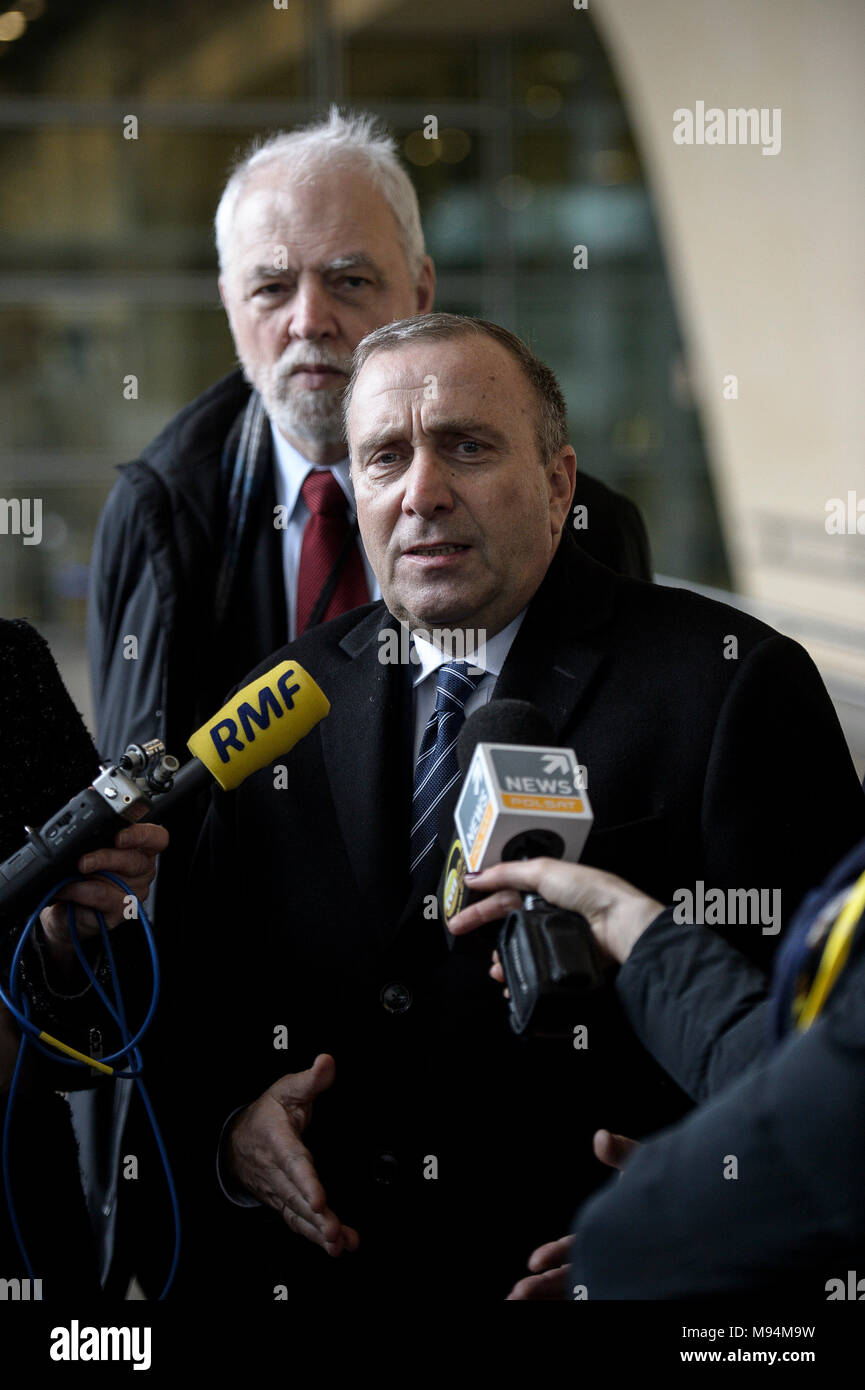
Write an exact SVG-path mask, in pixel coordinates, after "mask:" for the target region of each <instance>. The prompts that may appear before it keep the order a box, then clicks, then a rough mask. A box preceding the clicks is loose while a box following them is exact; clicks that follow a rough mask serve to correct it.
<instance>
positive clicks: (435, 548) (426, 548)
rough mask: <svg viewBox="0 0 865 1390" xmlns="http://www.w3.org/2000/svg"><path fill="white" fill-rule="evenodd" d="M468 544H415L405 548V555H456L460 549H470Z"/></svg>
mask: <svg viewBox="0 0 865 1390" xmlns="http://www.w3.org/2000/svg"><path fill="white" fill-rule="evenodd" d="M468 548H469V547H468V546H467V545H413V546H411V547H410V548H409V549H408V550H404V551H403V554H404V555H420V556H423V557H424V558H426V557H428V556H432V555H456V554H457V553H458V551H460V550H468Z"/></svg>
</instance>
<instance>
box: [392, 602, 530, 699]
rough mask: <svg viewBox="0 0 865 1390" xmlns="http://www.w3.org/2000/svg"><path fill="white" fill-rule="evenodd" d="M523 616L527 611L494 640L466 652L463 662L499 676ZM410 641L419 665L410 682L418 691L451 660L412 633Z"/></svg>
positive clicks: (437, 648)
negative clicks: (435, 672)
mask: <svg viewBox="0 0 865 1390" xmlns="http://www.w3.org/2000/svg"><path fill="white" fill-rule="evenodd" d="M526 612H527V609H526V608H524V609H523V611H522V613H518V614H517V616H516V617H515V618H514V619H513V620H512V621H511V622H509V623H508V625H507V627H503V628H502V630H501V632H497V633H496V635H495V637H490V638H489V640H488V641H487V642H486V643H480V644H479V645H478V646H477V647H476V648H475V649H474V650H473V651H470V652H467V653H466V657H465V659H466V661H467V662H468V664H469V665H470V666H474V668H475V669H476V670H481V669H483V670H484V671H486V672H487V674H488V675H490V676H496V677H498V676H500V675H501V671H502V667H503V666H504V664H505V661H506V660H507V656H508V652H509V651H510V649H511V646H512V644H513V640H514V638H515V637H516V635H517V633H518V632H519V630H520V625H521V624H522V621H523V618H524V617H525V616H526ZM411 639H412V644H413V646H414V651H415V656H416V659H417V660H418V663H419V664H418V665H417V666H416V668H415V674H414V679H413V682H412V684H413V685H414V688H415V689H417V687H418V686H419V685H421V684H422V683H423V682H424V681H425V680H426V678H427V676H431V675H432V673H433V672H434V671H437V670H438V669H439V667H440V666H445V665H447V663H448V662H449V661H450V660H451V657H450V656H448V655H447V653H446V652H443V651H442V649H441V647H437V646H435V645H434V643H432V642H428V641H427V640H426V638H425V637H421V636H420V634H419V633H417V632H413V633H412V635H411Z"/></svg>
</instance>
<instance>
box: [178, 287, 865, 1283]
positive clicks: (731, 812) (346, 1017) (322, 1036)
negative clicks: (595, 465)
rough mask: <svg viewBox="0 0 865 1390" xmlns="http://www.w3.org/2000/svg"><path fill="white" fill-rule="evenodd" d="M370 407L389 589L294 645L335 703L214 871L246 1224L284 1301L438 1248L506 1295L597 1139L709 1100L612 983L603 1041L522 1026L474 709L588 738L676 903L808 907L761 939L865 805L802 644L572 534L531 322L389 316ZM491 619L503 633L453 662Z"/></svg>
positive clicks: (206, 1159) (747, 928)
mask: <svg viewBox="0 0 865 1390" xmlns="http://www.w3.org/2000/svg"><path fill="white" fill-rule="evenodd" d="M347 425H348V437H349V442H350V449H351V468H352V479H353V483H354V489H355V496H356V501H357V510H358V519H359V522H360V527H361V532H362V535H363V540H364V545H365V548H366V552H367V554H368V556H369V557H370V560H371V562H372V564H373V567H374V569H375V572H376V575H377V578H378V581H379V584H380V586H381V590H382V594H383V601H381V602H379V603H375V604H372V605H369V606H367V607H366V608H364V609H362V610H360V611H359V612H355V613H351V614H346V615H343V616H342V617H339V618H337V619H335V620H334V621H333V622H331V623H327V624H325V625H324V626H323V627H321V628H319V629H316V630H312V631H309V632H307V633H305V634H303V636H302V637H300V638H299V639H298V640H297V641H295V642H293V643H291V644H290V645H289V646H288V647H286V648H284V649H283V650H282V651H281V652H279V653H276V654H275V655H274V656H273V657H271V658H270V659H269V661H268V662H267V666H270V665H272V664H274V663H275V662H276V661H277V660H280V659H283V658H285V657H290V658H291V659H292V660H294V661H297V662H298V663H300V665H302V666H303V667H304V668H305V669H306V670H307V671H309V673H310V674H311V675H312V676H313V677H314V678H315V679H316V680H317V681H318V682H319V684H320V685H321V687H322V689H323V690H324V691H325V693H326V695H327V696H328V698H329V699H330V701H331V704H332V709H331V712H330V714H329V716H328V717H327V718H326V719H324V720H323V721H322V723H321V724H320V725H319V726H318V727H317V728H316V729H315V730H314V731H313V732H312V733H311V734H310V735H309V736H308V737H307V738H306V739H304V740H303V741H302V742H301V743H300V744H299V745H298V746H297V747H296V748H295V749H294V750H293V752H292V753H291V755H290V756H289V757H288V759H287V760H286V762H285V764H284V765H282V764H276V765H274V766H273V767H270V768H267V769H265V770H263V771H262V772H260V773H257V774H255V775H254V776H252V777H251V778H249V779H248V780H247V781H246V783H244V785H243V786H241V787H240V788H239V789H238V790H237V791H235V792H232V793H228V794H220V795H218V796H216V797H215V798H214V801H213V803H212V806H211V810H210V812H209V815H208V819H207V822H206V824H205V828H204V832H203V835H202V839H201V842H200V844H199V848H198V852H197V856H196V860H195V863H194V865H193V870H192V879H191V881H192V889H193V896H192V898H191V900H190V903H189V908H188V911H187V913H186V918H185V926H186V929H187V930H191V931H193V932H194V933H195V934H196V940H197V941H199V942H200V943H201V946H202V949H201V950H200V951H199V953H198V958H199V964H200V971H199V974H198V977H197V979H196V982H195V986H196V990H197V996H196V997H197V998H198V1000H199V1001H201V1008H202V1011H203V1012H204V1014H206V1015H207V1017H206V1018H201V1017H199V1018H198V1019H197V1020H196V1021H197V1029H196V1039H197V1043H198V1047H199V1051H200V1053H201V1055H202V1056H206V1059H207V1066H206V1068H199V1069H198V1073H197V1074H198V1075H202V1074H203V1080H202V1082H201V1085H202V1086H205V1085H207V1084H208V1082H209V1084H210V1089H211V1096H210V1098H209V1103H210V1105H211V1109H212V1113H213V1119H214V1128H213V1136H214V1144H215V1143H216V1141H217V1139H219V1159H218V1178H219V1184H220V1185H221V1187H222V1194H219V1193H218V1190H217V1189H216V1184H215V1181H214V1183H213V1193H214V1196H215V1197H217V1198H218V1199H219V1202H220V1203H221V1207H220V1208H215V1209H214V1210H219V1209H221V1210H222V1212H223V1213H224V1215H225V1217H226V1219H227V1222H228V1227H229V1228H230V1229H227V1230H225V1231H224V1232H222V1233H221V1235H220V1239H219V1240H218V1241H217V1242H215V1244H216V1245H217V1246H218V1248H219V1249H220V1250H223V1251H225V1252H226V1254H228V1252H230V1254H228V1258H229V1259H230V1263H231V1270H232V1271H233V1280H232V1287H233V1288H234V1289H235V1290H236V1291H237V1293H238V1294H239V1295H240V1296H247V1297H249V1298H251V1299H253V1300H267V1299H273V1298H282V1297H285V1298H288V1299H289V1300H293V1299H296V1298H298V1297H307V1296H309V1297H312V1296H325V1297H329V1298H331V1299H333V1300H334V1301H336V1302H341V1301H343V1300H345V1301H349V1300H350V1301H353V1302H357V1301H358V1300H362V1299H365V1298H372V1299H381V1300H383V1301H384V1300H386V1301H387V1302H388V1303H389V1304H390V1305H391V1306H393V1305H394V1303H398V1302H399V1301H400V1300H401V1299H403V1298H405V1299H408V1300H410V1301H412V1302H416V1300H417V1298H418V1286H417V1282H416V1279H415V1278H414V1269H413V1265H412V1257H413V1252H414V1251H416V1250H419V1249H421V1248H422V1249H423V1252H424V1268H425V1270H426V1272H427V1273H428V1274H430V1287H429V1290H428V1296H429V1300H430V1302H435V1303H441V1302H446V1303H457V1304H458V1303H461V1302H476V1301H477V1300H479V1299H480V1300H495V1299H498V1298H502V1297H504V1296H505V1295H506V1293H507V1292H508V1290H509V1289H510V1287H511V1286H512V1284H513V1283H514V1281H515V1279H516V1278H518V1277H519V1275H520V1273H521V1272H522V1269H523V1268H524V1263H525V1259H526V1256H527V1255H528V1253H529V1251H530V1250H532V1249H533V1248H534V1247H535V1246H536V1245H537V1244H538V1243H539V1242H540V1241H542V1240H547V1239H549V1238H550V1235H551V1234H553V1233H557V1232H561V1231H563V1230H565V1229H566V1224H565V1223H566V1222H567V1220H568V1219H569V1217H570V1215H571V1212H572V1210H573V1207H574V1204H575V1200H576V1199H578V1198H579V1197H580V1196H581V1195H586V1194H587V1193H588V1192H589V1191H590V1190H591V1189H592V1188H593V1187H595V1186H596V1185H597V1184H598V1182H599V1181H600V1180H601V1179H602V1177H603V1169H601V1167H600V1165H598V1164H596V1163H595V1162H594V1160H593V1159H592V1157H591V1136H592V1134H593V1132H594V1131H595V1130H596V1129H598V1128H599V1127H602V1126H603V1127H607V1128H609V1129H611V1130H614V1131H617V1132H619V1133H624V1134H629V1135H633V1136H635V1137H639V1136H642V1135H645V1134H646V1133H649V1132H651V1131H652V1130H655V1129H657V1128H658V1127H659V1126H661V1125H662V1124H665V1123H668V1122H670V1121H671V1120H672V1119H673V1118H675V1117H677V1116H679V1115H681V1114H682V1113H683V1112H684V1110H685V1109H687V1107H688V1101H687V1099H686V1097H685V1096H684V1095H683V1093H682V1092H681V1091H679V1090H678V1089H677V1088H676V1086H675V1085H674V1084H673V1082H672V1081H671V1080H670V1079H669V1078H668V1077H666V1076H665V1075H664V1073H663V1072H662V1071H661V1069H660V1068H659V1067H658V1066H657V1065H656V1064H655V1063H654V1062H652V1061H651V1059H650V1058H649V1057H648V1054H647V1053H645V1052H644V1051H643V1049H642V1048H641V1046H640V1044H639V1043H638V1042H637V1040H636V1037H635V1036H634V1034H633V1033H632V1032H631V1030H630V1029H629V1027H628V1025H627V1022H626V1020H625V1018H624V1016H623V1014H622V1012H621V1010H620V1009H619V1008H618V1007H617V1005H616V1001H615V996H614V994H613V993H612V991H610V993H609V994H608V995H607V996H606V997H605V999H604V1001H603V1006H602V1007H600V1008H596V1009H595V1010H594V1011H593V1013H592V1015H591V1018H588V1017H583V1016H582V1014H581V1012H580V1010H579V1008H576V1009H575V1017H574V1025H575V1028H576V1027H577V1026H578V1025H582V1024H585V1025H588V1035H587V1036H588V1045H587V1046H581V1047H577V1046H575V1045H574V1042H573V1040H572V1039H568V1038H565V1039H563V1040H561V1041H553V1040H539V1039H531V1040H527V1039H524V1038H518V1037H516V1036H515V1035H514V1034H513V1033H511V1031H510V1030H509V1027H508V1023H507V1018H506V1012H505V1009H504V1008H503V1005H502V1001H501V998H500V993H499V990H498V988H497V986H496V985H495V984H494V983H493V982H492V981H491V980H490V979H489V977H488V974H487V969H488V964H489V951H488V948H487V949H483V950H478V949H475V948H473V947H471V946H470V944H469V943H468V942H465V943H457V945H456V946H455V947H454V949H453V950H451V949H449V948H448V945H447V944H446V941H445V930H444V926H443V923H442V922H441V921H440V920H438V916H437V913H436V908H435V896H434V895H435V891H436V884H437V879H438V875H439V872H440V869H441V864H442V853H441V850H440V848H439V845H438V843H437V842H436V819H437V813H438V812H439V811H440V806H439V802H440V801H441V798H442V797H443V796H444V801H445V802H446V801H447V796H446V795H445V791H446V788H447V786H448V785H449V783H450V781H451V780H452V779H453V778H455V777H456V775H457V773H456V766H455V761H454V754H453V743H454V741H455V737H456V733H457V730H458V728H459V727H460V725H461V723H462V720H463V718H464V717H465V715H467V714H470V713H471V712H472V711H473V709H474V708H475V707H476V706H477V705H479V704H482V703H484V702H485V701H487V700H489V699H490V698H493V699H498V698H500V697H505V696H506V697H515V698H519V699H523V700H527V701H529V702H530V703H532V704H533V705H535V706H536V707H537V708H539V709H540V710H542V711H543V712H544V713H545V714H546V715H547V717H548V718H549V720H550V722H551V723H552V725H553V728H554V732H555V739H556V742H557V743H559V744H561V745H562V746H564V747H572V748H574V749H575V751H576V754H577V758H578V760H579V761H580V763H582V764H583V765H584V766H585V768H586V770H587V777H588V787H589V793H590V796H591V802H592V808H593V811H594V817H595V819H594V827H593V830H592V833H591V835H590V837H589V840H588V842H587V845H586V848H585V851H584V854H583V861H584V862H585V863H588V864H592V865H595V866H597V867H600V868H605V869H609V870H611V871H613V872H615V873H617V874H619V875H621V876H623V877H625V878H628V879H630V880H632V881H635V882H637V883H639V884H640V885H641V886H642V887H643V888H644V889H645V890H646V892H648V893H650V894H651V895H652V896H654V897H655V898H657V899H658V900H660V901H662V902H664V901H673V900H674V894H675V893H676V892H677V891H682V890H685V889H688V888H690V889H691V890H693V891H697V885H703V886H704V888H705V889H706V890H708V888H709V887H711V888H714V889H717V890H721V891H722V892H727V890H733V889H737V888H739V889H750V888H754V887H757V888H760V889H763V890H764V891H765V892H767V893H768V894H769V897H768V899H766V900H767V901H771V902H773V903H775V902H779V903H780V905H781V911H780V913H779V914H778V918H777V921H775V920H773V921H769V920H763V919H761V920H760V921H756V920H755V921H752V922H746V923H738V924H734V925H733V926H732V928H730V929H727V928H725V931H726V934H728V935H729V936H730V938H731V939H734V940H736V942H737V944H739V945H740V946H741V948H742V949H743V950H744V951H745V952H746V953H748V954H750V955H751V956H752V958H754V959H755V960H761V959H762V960H765V959H766V958H767V957H768V956H769V954H770V953H771V951H772V949H773V948H774V945H775V943H776V942H777V940H778V936H777V934H776V933H777V932H778V931H779V930H780V926H781V919H782V918H783V919H785V920H786V919H787V918H788V917H789V916H790V914H791V913H792V912H793V911H794V909H795V907H796V905H797V903H798V901H799V899H800V897H801V896H802V894H803V892H804V891H805V889H806V888H807V887H808V886H809V885H810V884H811V883H813V882H814V881H816V880H818V879H819V878H820V877H821V876H822V875H823V874H824V873H825V872H826V870H827V869H828V868H829V867H830V865H831V864H832V863H833V862H834V861H835V859H836V858H837V856H838V853H839V850H840V849H843V848H844V847H846V846H849V845H850V844H852V843H853V842H854V841H855V840H856V839H857V838H858V837H860V836H861V835H862V834H863V832H865V803H863V798H862V794H861V789H860V788H859V785H858V782H857V779H856V776H855V773H854V770H853V766H852V763H851V761H850V758H849V754H848V752H847V749H846V746H845V743H844V739H843V736H842V734H841V730H840V728H839V726H838V723H837V720H836V718H835V715H834V712H833V710H832V707H831V704H830V702H829V699H828V696H827V694H826V692H825V689H824V688H823V686H822V684H821V682H820V679H819V676H818V675H817V673H816V671H815V669H814V667H813V665H812V663H811V661H810V659H809V658H808V656H807V655H806V654H805V652H804V651H803V650H802V649H801V648H800V647H799V646H798V645H797V644H796V643H794V642H792V641H790V640H789V639H787V638H785V637H783V636H781V635H780V634H778V633H777V632H775V631H773V630H772V629H771V628H769V627H766V626H765V625H764V624H762V623H760V622H758V621H756V620H755V619H753V618H751V617H748V616H746V615H744V614H742V613H739V612H736V611H733V610H732V609H729V608H727V607H725V606H723V605H719V604H715V603H710V602H708V601H706V600H703V599H700V598H698V597H695V596H694V595H692V594H689V593H687V592H684V591H681V590H672V589H665V588H661V587H658V586H654V585H651V584H646V583H643V582H641V581H638V580H632V579H626V578H623V577H621V576H618V575H615V574H613V573H612V572H611V571H610V570H608V569H607V568H605V567H604V566H601V565H598V564H596V563H595V562H594V561H593V560H591V559H590V558H589V557H588V556H586V555H585V554H583V553H581V552H580V551H579V549H578V547H577V546H576V545H574V544H573V543H572V537H571V535H570V534H569V519H570V506H571V497H572V492H573V488H574V477H575V458H574V453H573V450H572V449H571V448H570V446H569V445H568V443H567V435H566V432H565V407H564V401H563V400H562V396H561V392H560V391H559V388H558V385H557V383H556V381H555V378H554V377H553V376H552V374H551V373H550V372H549V371H548V369H547V368H546V367H544V366H543V364H542V363H540V362H539V361H538V360H537V359H536V358H535V357H534V356H533V355H532V354H531V353H530V352H529V351H528V349H527V348H526V347H525V345H524V344H523V343H521V342H520V341H519V339H516V338H514V337H513V335H511V334H509V333H507V332H506V331H505V330H503V329H500V328H497V327H496V326H495V325H491V324H486V323H484V322H482V321H479V320H471V319H465V318H460V317H458V316H454V315H448V314H433V315H426V316H423V317H418V318H415V319H411V320H404V321H403V322H401V323H397V324H392V325H388V326H386V327H384V328H381V329H378V330H377V331H376V332H375V333H372V334H370V335H369V337H367V338H366V339H365V340H364V341H363V343H362V344H361V345H360V347H359V348H358V349H357V351H356V354H355V359H354V370H353V374H352V377H351V379H350V383H349V388H348V402H347ZM402 629H406V630H407V631H408V632H409V633H410V639H409V640H408V642H395V641H393V640H392V639H393V636H394V633H395V632H396V633H399V634H400V635H403V636H404V633H403V632H402ZM431 630H432V631H433V632H434V633H438V637H437V640H436V641H430V640H429V638H430V631H431ZM466 632H471V633H473V634H479V633H480V634H481V635H482V640H480V641H479V642H478V645H477V649H476V651H474V652H469V653H468V659H467V660H466V661H464V662H461V661H453V660H452V659H450V654H449V652H448V650H446V648H447V647H448V641H447V640H446V638H447V635H448V634H450V637H451V638H459V637H460V636H461V635H463V634H465V633H466ZM483 639H485V640H483ZM472 640H473V641H474V640H476V639H472ZM454 645H457V646H458V645H459V644H458V643H456V642H455V643H454ZM406 647H408V648H409V649H410V651H411V653H412V655H411V659H410V660H403V661H402V662H400V661H399V660H398V659H397V660H394V654H395V653H401V652H403V651H405V650H406ZM261 669H262V670H263V669H266V668H265V667H262V668H261ZM800 750H801V751H800ZM809 806H810V807H815V808H818V810H819V814H815V813H813V812H812V813H809V811H808V807H809ZM778 894H779V895H780V897H778V896H776V895H778ZM220 1136H221V1137H220ZM210 1163H211V1159H210V1155H209V1153H208V1152H205V1153H204V1155H203V1156H202V1159H201V1165H200V1171H201V1185H202V1188H204V1187H205V1185H206V1184H207V1182H208V1170H209V1167H210ZM210 1234H211V1241H212V1234H213V1231H212V1227H211V1228H210ZM213 1244H214V1243H213V1242H212V1243H211V1244H210V1245H209V1248H208V1253H210V1251H212V1250H213ZM317 1247H322V1248H317ZM325 1252H326V1253H325ZM326 1255H330V1256H332V1257H333V1258H331V1259H328V1258H327V1257H326ZM240 1271H242V1277H239V1274H240Z"/></svg>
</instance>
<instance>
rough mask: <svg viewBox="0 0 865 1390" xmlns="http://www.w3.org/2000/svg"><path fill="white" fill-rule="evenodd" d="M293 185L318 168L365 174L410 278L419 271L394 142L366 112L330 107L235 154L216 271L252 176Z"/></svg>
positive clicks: (418, 242)
mask: <svg viewBox="0 0 865 1390" xmlns="http://www.w3.org/2000/svg"><path fill="white" fill-rule="evenodd" d="M271 165H273V166H276V167H275V172H277V173H278V174H279V176H280V177H281V178H283V179H286V180H289V179H290V180H291V182H292V183H293V184H300V183H308V182H310V181H311V180H312V179H313V178H314V177H315V175H316V173H318V172H319V171H320V170H321V169H322V168H325V167H327V168H331V169H345V170H352V171H356V172H359V173H363V174H366V175H367V176H368V177H369V179H370V182H371V183H372V184H373V185H374V186H375V187H376V188H377V189H378V190H379V192H380V193H381V195H382V197H383V198H384V199H385V201H386V202H387V203H388V204H389V206H390V208H391V211H392V212H393V215H394V217H395V218H396V221H397V226H398V228H399V233H400V240H401V241H402V245H403V250H404V251H405V255H406V260H407V261H408V266H409V270H410V271H411V273H412V275H413V276H417V275H418V274H419V273H420V268H421V263H422V261H423V258H424V256H425V254H426V248H425V246H424V238H423V228H422V227H421V220H420V209H419V207H418V201H417V194H416V193H415V190H414V185H413V183H412V181H411V179H410V178H409V176H408V174H407V173H406V171H405V169H404V168H403V167H402V165H401V164H400V162H399V159H398V158H397V153H396V143H395V141H394V140H393V138H392V137H391V136H390V135H389V134H388V132H387V130H386V129H385V127H384V126H383V125H382V124H381V123H380V122H379V121H378V120H377V119H376V118H375V116H372V115H370V113H369V112H365V111H362V112H347V113H346V114H345V115H343V113H342V112H341V111H340V110H339V108H338V107H336V106H332V107H331V108H330V114H329V115H328V117H327V119H326V120H323V121H315V122H313V123H312V124H311V125H307V126H300V127H299V128H298V129H297V130H292V131H279V132H277V133H276V134H274V135H270V136H268V137H266V138H265V139H262V138H261V137H258V138H257V139H256V140H254V141H253V143H252V145H251V146H250V147H249V148H248V149H247V150H246V151H245V152H244V153H243V154H242V155H241V157H240V159H239V161H238V163H237V164H236V165H235V166H234V169H233V170H232V173H231V175H230V177H229V179H228V182H227V183H226V185H225V188H224V189H223V192H222V197H221V198H220V200H219V206H218V208H217V209H216V217H215V219H214V229H215V232H216V249H217V252H218V255H219V268H220V270H221V271H225V269H226V267H227V265H228V262H229V260H230V249H231V228H232V224H233V222H234V214H235V212H236V210H237V203H238V200H239V198H240V195H241V193H242V192H243V189H244V187H245V185H246V183H247V182H248V181H249V179H250V178H252V177H253V176H254V175H257V174H259V173H260V172H261V171H262V170H263V169H266V168H268V167H269V166H271Z"/></svg>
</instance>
